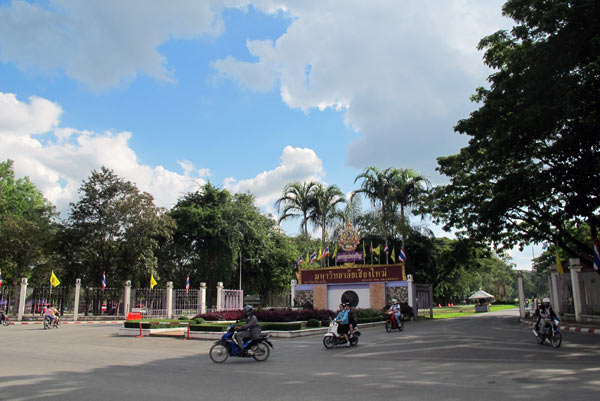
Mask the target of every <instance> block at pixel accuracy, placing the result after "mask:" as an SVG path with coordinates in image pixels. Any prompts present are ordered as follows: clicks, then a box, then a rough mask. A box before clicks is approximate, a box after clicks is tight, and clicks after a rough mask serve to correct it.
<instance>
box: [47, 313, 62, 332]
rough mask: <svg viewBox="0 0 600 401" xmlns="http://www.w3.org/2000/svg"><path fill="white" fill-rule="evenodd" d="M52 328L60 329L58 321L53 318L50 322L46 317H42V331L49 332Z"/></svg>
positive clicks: (56, 318)
mask: <svg viewBox="0 0 600 401" xmlns="http://www.w3.org/2000/svg"><path fill="white" fill-rule="evenodd" d="M53 327H54V328H57V329H58V328H59V327H60V319H59V318H58V317H55V318H54V319H52V320H50V318H49V317H48V316H44V330H49V329H51V328H53Z"/></svg>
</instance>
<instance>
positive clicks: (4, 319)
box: [0, 312, 10, 326]
mask: <svg viewBox="0 0 600 401" xmlns="http://www.w3.org/2000/svg"><path fill="white" fill-rule="evenodd" d="M0 323H1V324H2V325H3V326H8V325H9V324H10V318H9V317H8V315H6V314H5V313H4V312H0Z"/></svg>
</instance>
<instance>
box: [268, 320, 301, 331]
mask: <svg viewBox="0 0 600 401" xmlns="http://www.w3.org/2000/svg"><path fill="white" fill-rule="evenodd" d="M260 328H261V330H278V331H292V330H301V329H302V322H261V323H260Z"/></svg>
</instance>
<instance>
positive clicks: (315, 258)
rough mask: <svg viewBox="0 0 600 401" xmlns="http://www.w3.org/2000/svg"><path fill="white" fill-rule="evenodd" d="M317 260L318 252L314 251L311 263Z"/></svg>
mask: <svg viewBox="0 0 600 401" xmlns="http://www.w3.org/2000/svg"><path fill="white" fill-rule="evenodd" d="M316 260H317V252H315V251H313V253H312V255H310V262H309V263H312V262H314V261H316Z"/></svg>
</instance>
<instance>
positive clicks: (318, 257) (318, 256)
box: [317, 247, 323, 260]
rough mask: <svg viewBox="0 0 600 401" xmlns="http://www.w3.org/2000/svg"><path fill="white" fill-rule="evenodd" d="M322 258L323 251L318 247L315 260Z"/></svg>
mask: <svg viewBox="0 0 600 401" xmlns="http://www.w3.org/2000/svg"><path fill="white" fill-rule="evenodd" d="M321 259H323V252H322V251H321V248H320V247H319V254H318V255H317V260H321Z"/></svg>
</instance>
